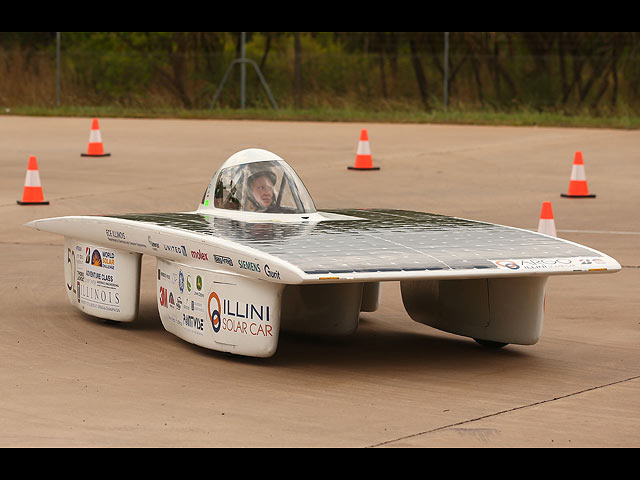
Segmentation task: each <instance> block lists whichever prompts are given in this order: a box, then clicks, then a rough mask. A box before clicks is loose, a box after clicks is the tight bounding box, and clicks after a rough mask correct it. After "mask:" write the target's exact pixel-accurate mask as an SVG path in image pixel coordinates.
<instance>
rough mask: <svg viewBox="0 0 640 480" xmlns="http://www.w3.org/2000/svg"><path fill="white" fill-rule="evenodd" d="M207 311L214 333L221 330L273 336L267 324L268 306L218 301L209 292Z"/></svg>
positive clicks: (218, 299) (215, 294) (225, 300)
mask: <svg viewBox="0 0 640 480" xmlns="http://www.w3.org/2000/svg"><path fill="white" fill-rule="evenodd" d="M207 311H208V313H209V320H210V321H211V326H212V327H213V331H214V332H215V333H218V332H219V331H220V330H221V329H222V330H224V331H227V332H231V333H236V334H241V335H252V336H264V337H271V336H273V327H272V326H271V325H270V324H269V315H270V307H269V305H256V304H253V303H247V302H239V301H231V300H228V299H225V298H222V299H220V297H219V296H218V294H217V293H216V292H211V293H210V294H209V302H208V304H207Z"/></svg>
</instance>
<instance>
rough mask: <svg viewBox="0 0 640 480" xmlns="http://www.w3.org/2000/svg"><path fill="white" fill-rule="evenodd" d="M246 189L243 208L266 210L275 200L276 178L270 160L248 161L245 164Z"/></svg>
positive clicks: (258, 210) (256, 210)
mask: <svg viewBox="0 0 640 480" xmlns="http://www.w3.org/2000/svg"><path fill="white" fill-rule="evenodd" d="M245 169H246V173H247V191H246V194H245V196H244V197H245V198H244V199H245V204H244V210H247V211H253V212H266V211H267V210H268V209H269V208H270V207H272V206H273V205H274V203H275V202H276V198H275V197H276V192H275V186H276V182H277V180H278V177H277V175H276V174H275V173H274V172H273V165H271V162H258V163H250V164H248V165H246V166H245Z"/></svg>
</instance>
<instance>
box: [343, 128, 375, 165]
mask: <svg viewBox="0 0 640 480" xmlns="http://www.w3.org/2000/svg"><path fill="white" fill-rule="evenodd" d="M347 168H348V169H349V170H380V167H374V166H373V160H372V158H371V147H370V146H369V134H368V133H367V129H366V128H363V129H362V130H361V131H360V141H359V142H358V151H357V152H356V164H355V166H353V167H347Z"/></svg>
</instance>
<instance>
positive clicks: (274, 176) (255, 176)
mask: <svg viewBox="0 0 640 480" xmlns="http://www.w3.org/2000/svg"><path fill="white" fill-rule="evenodd" d="M273 157H275V155H272V157H271V158H273ZM276 158H279V157H276ZM225 163H227V162H225ZM231 163H234V162H231ZM212 190H213V199H212V200H213V202H212V203H213V206H214V207H215V208H221V209H225V210H240V211H246V212H264V213H313V212H315V211H316V209H315V206H314V204H313V200H312V199H311V196H310V195H309V193H308V192H307V189H306V188H305V186H304V185H303V184H302V181H301V180H300V178H299V177H298V176H297V174H296V173H295V171H294V170H293V169H292V168H291V167H290V166H289V165H288V164H287V163H286V162H285V161H284V160H282V159H278V160H265V161H251V162H248V163H240V164H232V165H230V166H228V167H225V165H223V166H222V167H221V168H220V171H219V172H218V174H217V175H216V176H214V178H213V181H212V182H211V184H210V185H209V188H208V189H207V191H206V192H205V195H204V197H203V201H202V203H203V204H204V206H210V203H211V193H212Z"/></svg>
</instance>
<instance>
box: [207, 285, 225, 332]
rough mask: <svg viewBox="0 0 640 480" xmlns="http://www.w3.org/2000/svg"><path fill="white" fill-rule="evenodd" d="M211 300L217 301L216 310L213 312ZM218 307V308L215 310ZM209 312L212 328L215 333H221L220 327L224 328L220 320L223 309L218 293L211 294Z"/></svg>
mask: <svg viewBox="0 0 640 480" xmlns="http://www.w3.org/2000/svg"><path fill="white" fill-rule="evenodd" d="M211 300H215V303H214V305H213V306H214V309H213V310H211ZM215 307H217V308H215ZM207 310H208V312H209V320H211V326H212V327H213V331H214V332H216V333H218V332H219V331H220V327H221V326H222V321H221V318H220V311H221V310H222V307H221V306H220V297H218V294H217V293H216V292H211V293H210V294H209V301H208V302H207Z"/></svg>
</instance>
